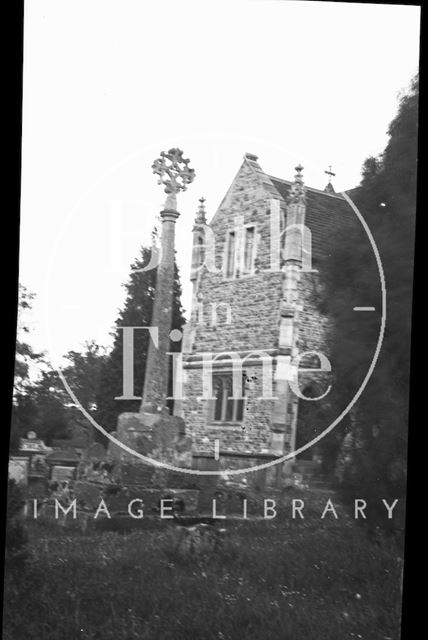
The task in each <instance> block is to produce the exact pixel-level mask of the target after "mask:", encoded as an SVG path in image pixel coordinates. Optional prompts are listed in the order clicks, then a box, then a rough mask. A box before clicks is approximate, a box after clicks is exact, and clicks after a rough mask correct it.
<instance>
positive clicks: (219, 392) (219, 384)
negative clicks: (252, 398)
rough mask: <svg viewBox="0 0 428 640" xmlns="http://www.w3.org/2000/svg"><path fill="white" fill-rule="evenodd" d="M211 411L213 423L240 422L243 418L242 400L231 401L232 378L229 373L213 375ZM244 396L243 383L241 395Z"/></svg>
mask: <svg viewBox="0 0 428 640" xmlns="http://www.w3.org/2000/svg"><path fill="white" fill-rule="evenodd" d="M213 395H214V398H215V399H214V403H213V411H212V420H213V421H214V422H242V420H243V417H244V399H243V398H241V399H236V400H235V399H233V397H232V396H233V378H232V374H231V373H222V374H214V375H213ZM241 395H244V383H243V384H242V394H241Z"/></svg>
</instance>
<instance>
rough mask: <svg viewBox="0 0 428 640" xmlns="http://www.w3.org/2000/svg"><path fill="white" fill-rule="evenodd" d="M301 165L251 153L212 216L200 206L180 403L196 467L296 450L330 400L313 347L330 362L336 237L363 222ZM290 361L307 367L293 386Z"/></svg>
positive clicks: (238, 463)
mask: <svg viewBox="0 0 428 640" xmlns="http://www.w3.org/2000/svg"><path fill="white" fill-rule="evenodd" d="M302 170H303V168H302V167H301V166H298V167H296V175H295V178H294V181H287V180H283V179H280V178H275V177H273V176H270V175H267V174H266V173H265V172H264V171H263V170H262V168H261V166H260V164H259V163H258V159H257V157H256V156H254V155H252V154H249V153H247V154H245V156H244V159H243V162H242V165H241V167H240V169H239V171H238V173H237V175H236V177H235V179H234V180H233V182H232V184H231V186H230V188H229V190H228V191H227V193H226V195H225V196H224V198H223V201H222V202H221V204H220V206H219V208H218V210H217V211H216V213H215V214H214V216H213V218H212V220H211V221H210V222H209V223H208V221H207V214H206V211H205V204H204V200H203V199H201V201H200V206H199V210H198V212H197V215H196V219H195V223H194V227H193V253H192V270H191V281H192V284H193V299H192V309H191V317H190V320H189V322H188V323H187V325H186V327H185V330H184V339H183V349H182V351H183V369H184V374H183V383H182V400H180V401H178V400H176V401H175V408H174V413H175V415H178V416H182V417H183V418H184V419H185V422H186V432H188V433H189V435H191V436H192V440H193V457H194V464H195V466H196V467H197V468H198V466H199V468H208V467H207V460H211V463H212V461H213V452H214V451H215V449H216V452H217V456H216V457H217V458H218V459H219V460H220V464H223V466H224V467H225V468H226V467H227V468H244V467H245V468H248V467H249V466H254V465H256V464H260V463H264V462H266V461H269V460H272V459H274V458H276V457H279V456H283V455H284V454H287V453H289V452H292V451H295V450H296V449H299V448H301V447H302V446H304V444H306V442H305V441H304V440H305V438H306V439H307V432H306V433H305V434H302V432H301V429H300V427H301V424H302V421H303V420H304V416H305V412H307V411H308V407H309V405H313V404H315V403H314V402H313V399H314V398H315V397H318V396H321V395H323V394H325V397H326V398H328V393H326V391H327V392H328V386H329V380H330V379H331V373H329V371H328V366H327V365H326V364H325V362H324V363H323V362H322V361H321V359H320V356H319V355H318V354H319V353H320V352H321V353H322V354H324V355H325V356H327V357H328V344H329V335H330V334H329V331H330V327H329V322H328V320H327V318H326V317H325V316H324V315H323V314H322V313H321V311H320V309H319V304H318V301H319V294H320V288H322V280H323V269H325V265H326V261H327V260H329V257H330V256H331V255H332V242H333V237H334V232H335V230H337V229H340V228H342V227H344V226H345V225H355V224H356V218H355V214H354V213H353V212H352V210H351V207H350V206H349V205H348V203H347V202H346V200H345V198H344V197H343V196H342V195H339V194H337V193H335V191H334V188H333V186H332V184H331V182H329V184H328V185H327V187H326V189H325V190H324V191H321V190H318V189H313V188H310V187H308V186H305V185H304V181H303V175H302ZM357 224H359V223H358V222H357ZM314 352H316V353H314ZM299 354H300V356H299ZM298 356H299V357H298ZM209 363H211V364H209ZM290 363H294V364H295V365H296V363H298V366H299V368H300V371H301V372H300V373H299V375H298V377H297V378H296V379H295V382H294V385H291V384H290V383H289V379H290V375H291V376H292V375H293V374H290V371H291V369H290V368H289V365H290ZM234 367H235V368H234ZM304 369H306V371H303V370H304ZM311 369H312V370H313V371H311ZM234 372H235V376H236V378H235V379H236V380H238V378H240V379H241V382H242V384H241V385H240V384H238V383H236V384H237V388H238V387H239V386H241V387H242V389H241V390H239V389H238V391H237V390H236V389H234ZM236 372H237V373H236ZM269 381H270V383H271V389H269V384H270V383H269ZM296 389H297V392H296ZM306 398H310V399H309V400H307V399H306ZM311 400H312V402H311ZM320 402H323V400H320ZM309 415H310V414H309ZM313 451H314V449H313V448H312V449H309V450H308V451H307V452H306V456H307V457H310V456H312V455H313ZM198 460H199V461H200V463H198Z"/></svg>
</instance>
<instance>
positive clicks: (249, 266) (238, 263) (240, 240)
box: [225, 227, 256, 278]
mask: <svg viewBox="0 0 428 640" xmlns="http://www.w3.org/2000/svg"><path fill="white" fill-rule="evenodd" d="M255 239H256V230H255V227H245V228H244V229H243V233H242V234H241V233H239V234H238V236H237V234H236V232H235V231H229V233H228V235H227V240H226V266H225V277H226V278H239V276H240V275H248V274H251V273H253V271H254V258H255V249H256V243H255Z"/></svg>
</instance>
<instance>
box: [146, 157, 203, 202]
mask: <svg viewBox="0 0 428 640" xmlns="http://www.w3.org/2000/svg"><path fill="white" fill-rule="evenodd" d="M189 162H190V160H189V159H188V158H183V152H182V151H181V149H176V148H174V149H170V150H169V151H168V152H166V151H162V152H161V154H160V158H157V160H155V161H154V163H153V164H152V169H153V173H154V174H157V175H158V176H159V180H158V184H162V185H164V187H165V193H168V194H174V195H175V194H177V193H178V192H179V191H186V189H187V185H188V184H190V183H191V182H193V180H194V177H195V171H194V169H190V167H189Z"/></svg>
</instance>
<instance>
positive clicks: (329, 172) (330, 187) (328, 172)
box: [324, 165, 336, 193]
mask: <svg viewBox="0 0 428 640" xmlns="http://www.w3.org/2000/svg"><path fill="white" fill-rule="evenodd" d="M324 173H326V174H327V175H328V184H327V186H326V188H325V189H324V191H327V193H335V190H334V187H333V185H332V184H331V179H332V178H333V177H334V176H335V175H336V174H335V173H333V171H332V170H331V165H330V166H329V167H328V171H324Z"/></svg>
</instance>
